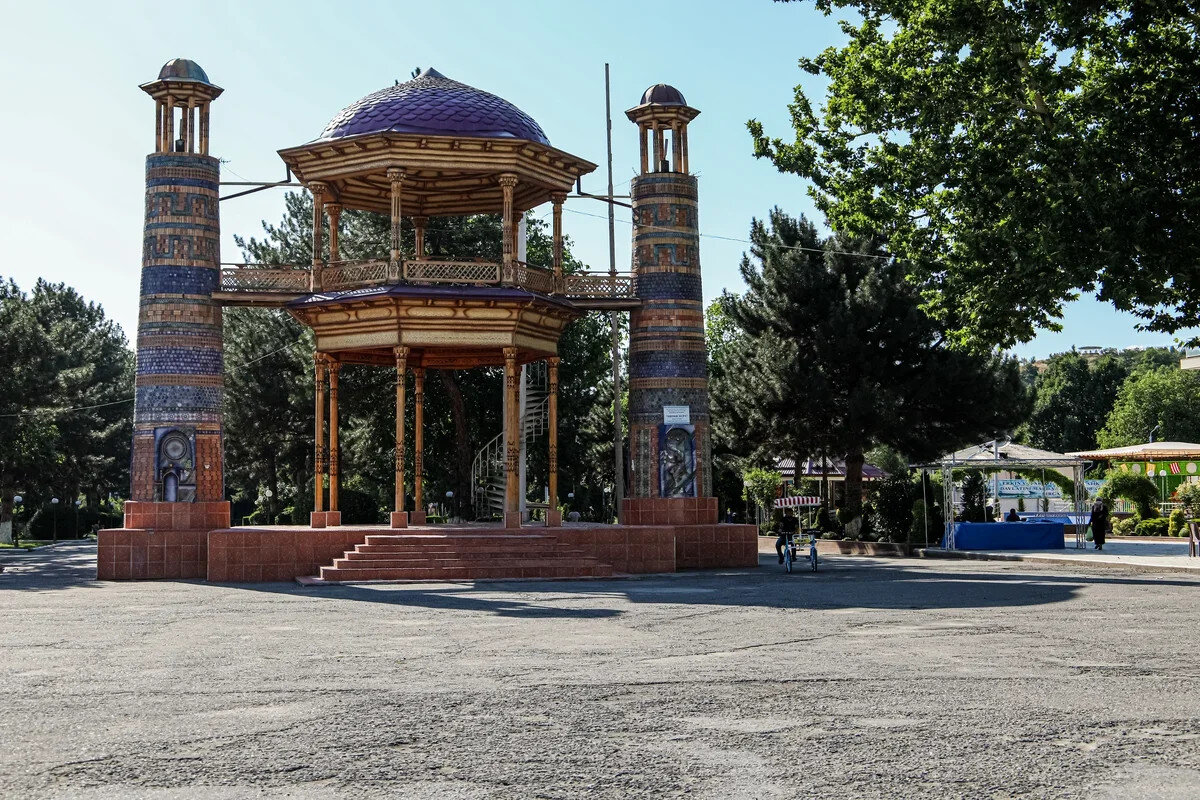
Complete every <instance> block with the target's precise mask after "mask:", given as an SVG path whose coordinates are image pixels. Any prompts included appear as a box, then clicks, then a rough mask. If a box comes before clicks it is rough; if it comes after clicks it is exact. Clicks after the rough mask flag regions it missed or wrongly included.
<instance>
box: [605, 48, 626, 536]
mask: <svg viewBox="0 0 1200 800" xmlns="http://www.w3.org/2000/svg"><path fill="white" fill-rule="evenodd" d="M604 130H605V134H606V135H607V137H608V274H609V276H610V277H611V278H612V280H613V285H614V286H615V285H616V278H617V232H616V227H617V224H616V208H615V206H614V205H613V159H612V94H611V90H610V84H609V77H608V62H607V61H606V62H605V63H604ZM608 324H609V327H610V328H611V329H612V372H613V476H614V481H613V482H614V483H615V486H614V487H613V502H614V503H615V504H616V508H615V509H614V510H615V511H616V517H617V521H618V522H620V521H621V505H622V501H624V499H625V454H624V452H623V450H624V443H623V441H622V439H623V438H624V437H623V436H622V427H623V426H622V422H621V336H620V330H619V328H618V327H617V312H616V311H609V312H608Z"/></svg>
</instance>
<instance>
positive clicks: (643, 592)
mask: <svg viewBox="0 0 1200 800" xmlns="http://www.w3.org/2000/svg"><path fill="white" fill-rule="evenodd" d="M0 563H2V564H3V565H4V567H5V571H4V572H3V573H0V592H2V591H4V590H15V591H28V592H44V591H55V590H61V589H67V588H73V587H88V588H103V587H106V586H113V585H114V584H112V583H108V582H100V581H97V580H96V546H95V543H94V542H71V543H67V544H63V545H59V546H57V547H52V548H43V549H41V550H36V551H33V552H31V553H23V554H5V555H3V556H0ZM1070 569H1071V568H1070V567H1061V569H1060V571H1059V572H1055V571H1052V570H1051V569H1049V568H1047V567H1046V566H1040V565H1039V566H1036V567H1030V566H1029V565H1027V564H1024V563H1016V562H1003V563H1001V562H997V563H996V564H995V565H994V566H992V567H990V568H987V569H981V568H980V567H979V566H978V565H976V564H964V563H963V562H944V563H940V562H931V561H927V560H915V559H914V560H908V559H873V558H862V557H831V558H827V559H826V560H825V561H823V562H822V565H821V569H820V571H819V572H816V573H813V572H806V571H798V572H793V573H791V574H788V573H785V572H783V570H782V568H781V567H779V566H778V565H777V564H776V563H775V557H774V555H773V554H771V555H763V556H761V557H760V561H759V568H758V569H737V570H713V571H696V572H681V573H675V574H671V575H641V576H635V577H631V578H626V579H615V580H610V579H601V580H559V581H532V580H531V581H479V582H461V583H438V584H421V583H412V584H375V585H344V586H320V587H304V586H300V585H298V584H295V583H290V582H289V583H256V584H214V585H213V586H221V587H225V588H229V589H237V590H240V591H249V592H265V593H270V594H276V595H291V596H296V597H305V598H314V599H321V598H327V599H330V600H351V601H355V602H367V603H382V604H389V605H398V606H406V607H425V608H430V609H438V610H463V611H477V612H479V611H482V612H485V613H492V614H496V615H500V616H510V617H530V618H536V617H545V618H562V617H572V618H596V619H600V618H605V617H612V616H617V615H619V614H620V613H621V612H620V611H619V610H617V609H614V608H611V607H605V602H604V601H605V599H606V598H614V597H622V598H624V599H625V600H627V601H628V602H633V603H667V604H681V605H700V606H757V607H764V608H779V609H814V610H816V609H840V608H873V609H881V610H901V609H913V610H919V609H943V608H996V607H1011V608H1019V607H1028V606H1041V605H1049V604H1053V603H1061V602H1064V601H1066V600H1069V599H1071V598H1072V597H1073V596H1075V595H1076V594H1077V593H1078V592H1079V591H1080V590H1081V589H1083V588H1084V587H1088V586H1092V587H1095V586H1104V585H1116V584H1125V585H1141V586H1160V587H1161V586H1187V587H1196V586H1200V581H1197V580H1192V579H1183V578H1178V577H1171V578H1167V577H1155V576H1148V575H1145V574H1131V575H1113V574H1111V573H1108V572H1106V573H1105V574H1095V575H1086V576H1085V575H1079V574H1078V573H1077V571H1076V572H1075V574H1069V575H1063V574H1060V573H1061V570H1070ZM154 583H156V584H157V585H159V586H162V585H164V584H166V585H176V586H178V585H181V584H182V585H187V584H196V583H203V582H197V581H156V582H154ZM550 598H554V599H565V598H569V599H578V600H580V601H583V602H585V603H586V605H584V606H577V607H574V608H569V607H568V608H564V607H561V606H557V607H555V606H548V605H546V604H545V602H546V600H548V599H550Z"/></svg>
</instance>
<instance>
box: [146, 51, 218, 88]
mask: <svg viewBox="0 0 1200 800" xmlns="http://www.w3.org/2000/svg"><path fill="white" fill-rule="evenodd" d="M158 79H159V80H160V81H196V82H197V83H207V84H209V85H210V86H211V85H212V82H211V81H209V79H208V76H207V75H205V74H204V70H202V69H200V65H199V64H197V63H196V62H195V61H192V60H191V59H188V58H172V59H171V60H170V61H168V62H167V63H165V64H163V67H162V69H160V70H159V71H158Z"/></svg>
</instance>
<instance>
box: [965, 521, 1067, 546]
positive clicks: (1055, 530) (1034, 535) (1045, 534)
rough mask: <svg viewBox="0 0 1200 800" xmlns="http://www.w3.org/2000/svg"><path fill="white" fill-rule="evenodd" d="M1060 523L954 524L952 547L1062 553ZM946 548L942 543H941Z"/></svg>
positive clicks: (1061, 525)
mask: <svg viewBox="0 0 1200 800" xmlns="http://www.w3.org/2000/svg"><path fill="white" fill-rule="evenodd" d="M1063 533H1064V530H1063V523H1061V522H1043V521H1040V520H1039V521H1037V522H1034V521H1032V520H1030V521H1028V522H956V523H955V524H954V547H955V549H958V550H1063V549H1066V543H1065V542H1064V540H1063ZM942 546H943V547H945V546H946V542H945V541H943V542H942Z"/></svg>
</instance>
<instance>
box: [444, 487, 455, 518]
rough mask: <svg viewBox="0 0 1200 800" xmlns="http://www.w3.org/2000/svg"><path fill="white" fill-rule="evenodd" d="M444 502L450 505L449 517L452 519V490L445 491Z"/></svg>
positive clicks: (453, 515) (453, 514)
mask: <svg viewBox="0 0 1200 800" xmlns="http://www.w3.org/2000/svg"><path fill="white" fill-rule="evenodd" d="M446 503H447V505H449V506H450V519H454V517H455V513H454V510H455V509H454V492H453V491H447V492H446Z"/></svg>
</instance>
